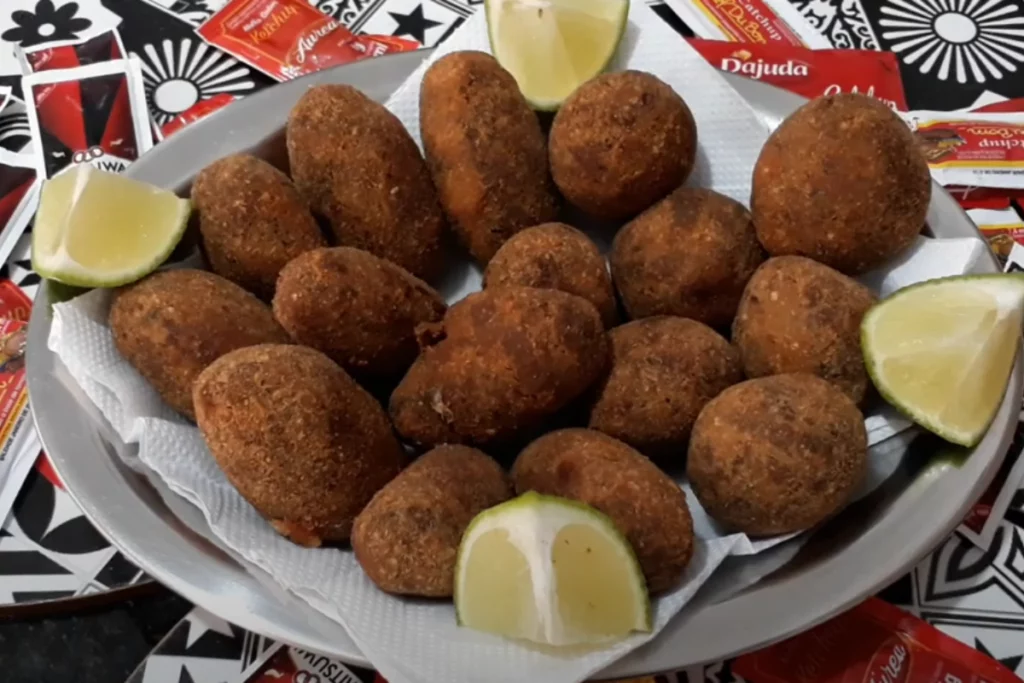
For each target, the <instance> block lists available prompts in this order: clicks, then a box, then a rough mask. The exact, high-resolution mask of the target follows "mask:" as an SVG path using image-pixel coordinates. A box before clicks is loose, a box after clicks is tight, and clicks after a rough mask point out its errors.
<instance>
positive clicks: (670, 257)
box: [609, 187, 765, 329]
mask: <svg viewBox="0 0 1024 683" xmlns="http://www.w3.org/2000/svg"><path fill="white" fill-rule="evenodd" d="M764 259H765V253H764V250H763V249H762V248H761V245H760V244H758V242H757V235H756V234H755V232H754V225H753V223H752V222H751V220H750V214H749V213H748V212H747V210H746V209H744V208H743V206H742V205H741V204H740V203H739V202H736V201H733V200H732V199H730V198H728V197H726V196H724V195H721V194H718V193H717V192H714V191H712V190H705V189H701V188H689V187H681V188H679V189H677V190H676V191H674V192H673V193H672V194H670V195H669V196H668V197H666V198H665V199H663V200H662V201H660V202H659V203H657V204H655V205H654V206H652V207H651V208H650V209H648V210H647V211H645V212H644V213H642V214H640V215H639V216H638V217H637V218H636V219H634V220H633V221H631V222H629V223H628V224H627V225H626V226H625V227H623V228H622V230H620V231H619V233H618V234H617V235H616V236H615V240H614V242H613V243H612V251H611V254H610V256H609V260H610V262H611V267H612V276H613V278H614V280H615V286H616V287H617V288H618V290H619V295H620V296H621V297H622V304H623V306H624V307H625V309H626V312H627V313H628V315H629V317H631V318H633V319H637V318H646V317H648V316H652V315H676V316H680V317H683V318H692V319H694V320H698V321H700V322H702V323H704V324H706V325H710V326H711V327H715V328H718V329H724V328H727V327H728V326H729V324H730V323H731V322H732V319H733V316H734V315H735V314H736V306H737V305H738V304H739V301H740V296H741V295H742V293H743V287H744V286H745V285H746V283H747V280H749V279H750V276H751V275H752V274H753V273H754V271H755V270H756V269H757V267H758V266H759V265H760V264H761V263H762V262H763V261H764Z"/></svg>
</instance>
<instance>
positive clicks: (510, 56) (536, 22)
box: [485, 0, 629, 110]
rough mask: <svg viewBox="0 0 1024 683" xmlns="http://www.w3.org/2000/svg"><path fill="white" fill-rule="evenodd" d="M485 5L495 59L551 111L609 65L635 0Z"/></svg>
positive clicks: (535, 102) (494, 0)
mask: <svg viewBox="0 0 1024 683" xmlns="http://www.w3.org/2000/svg"><path fill="white" fill-rule="evenodd" d="M485 6H486V12H487V26H488V31H489V33H490V38H491V49H492V50H493V51H494V57H495V59H497V60H498V62H499V63H500V64H501V65H502V66H503V67H505V69H507V70H508V71H509V72H510V73H511V74H512V75H513V76H514V77H515V79H516V82H517V83H518V84H519V89H520V91H522V93H523V96H524V97H526V99H527V101H528V102H530V104H531V105H532V106H533V107H534V108H536V109H542V110H551V109H557V108H558V106H559V105H560V104H561V103H562V102H563V101H565V98H567V97H568V96H569V95H570V94H572V91H573V90H575V89H576V88H577V87H579V86H580V85H581V84H583V83H584V82H586V81H588V80H590V79H591V78H593V77H594V76H596V75H598V74H599V73H601V72H602V71H603V70H604V69H605V67H607V66H608V63H609V62H610V61H611V59H612V57H613V56H614V55H615V49H616V48H617V47H618V45H619V41H620V40H621V39H622V34H623V31H624V29H625V27H626V15H627V13H628V11H629V0H486V5H485Z"/></svg>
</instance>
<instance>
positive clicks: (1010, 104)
mask: <svg viewBox="0 0 1024 683" xmlns="http://www.w3.org/2000/svg"><path fill="white" fill-rule="evenodd" d="M971 111H976V112H981V113H985V112H989V113H991V112H1021V111H1024V97H1017V98H1014V99H1012V100H1003V101H1002V102H993V103H992V104H986V105H985V106H983V107H978V108H976V109H972V110H971Z"/></svg>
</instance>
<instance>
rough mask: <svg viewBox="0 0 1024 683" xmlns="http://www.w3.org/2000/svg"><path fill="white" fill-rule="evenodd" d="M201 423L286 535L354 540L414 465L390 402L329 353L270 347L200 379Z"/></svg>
mask: <svg viewBox="0 0 1024 683" xmlns="http://www.w3.org/2000/svg"><path fill="white" fill-rule="evenodd" d="M193 396H194V402H195V407H196V421H197V422H198V424H199V430H200V432H202V435H203V438H204V439H205V440H206V443H207V445H208V446H209V447H210V452H211V453H212V454H213V457H214V459H215V460H216V461H217V464H218V465H219V466H220V468H221V470H223V471H224V474H225V476H227V478H228V481H230V482H231V484H232V485H233V486H234V487H235V488H236V489H238V492H239V493H240V494H242V496H243V497H244V498H245V499H246V500H247V501H249V503H251V504H252V506H253V507H254V508H256V510H257V511H258V512H259V513H260V514H261V515H263V516H264V517H265V518H266V519H267V520H268V521H269V522H270V524H271V526H273V527H274V529H275V530H277V532H278V533H280V534H281V535H283V536H286V537H288V538H289V539H291V540H292V541H294V542H295V543H298V544H300V545H306V546H318V545H320V544H321V543H323V542H327V541H346V540H348V538H349V534H350V532H351V529H352V522H353V520H354V519H355V517H356V515H357V514H359V512H360V511H361V510H362V509H363V507H364V506H365V505H366V504H367V503H368V502H369V501H370V499H371V498H372V497H373V495H374V494H375V493H376V492H377V491H378V490H379V489H380V488H381V487H382V486H384V485H385V484H386V483H388V482H389V481H391V479H393V478H394V477H395V475H397V474H398V472H399V471H400V470H401V468H402V466H403V465H404V464H405V455H404V452H403V451H402V447H401V446H400V445H399V443H398V441H397V440H396V439H395V437H394V434H393V433H392V432H391V425H390V424H388V419H387V415H385V413H384V411H383V409H381V407H380V404H378V403H377V401H376V400H374V398H373V397H372V396H370V394H368V393H367V392H366V391H365V390H363V389H362V388H361V387H360V386H359V385H358V384H356V383H355V381H354V380H353V379H352V378H351V377H349V376H348V375H347V374H346V373H345V371H344V370H342V369H341V368H340V367H338V366H337V365H336V364H335V363H334V362H332V361H331V360H330V359H329V358H328V357H327V356H325V355H323V354H322V353H320V352H319V351H315V350H313V349H308V348H305V347H302V346H285V345H277V344H264V345H260V346H250V347H248V348H244V349H238V350H237V351H233V352H231V353H228V354H225V355H224V356H221V357H220V358H219V359H217V361H215V362H214V363H212V364H211V365H210V366H209V367H208V368H206V370H204V371H203V372H202V373H201V374H200V375H199V378H198V379H197V380H196V383H195V389H194V392H193Z"/></svg>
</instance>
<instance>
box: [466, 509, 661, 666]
mask: <svg viewBox="0 0 1024 683" xmlns="http://www.w3.org/2000/svg"><path fill="white" fill-rule="evenodd" d="M455 574H456V575H455V609H456V613H457V614H458V618H459V623H460V624H461V625H463V626H466V627H469V628H473V629H476V630H479V631H486V632H489V633H494V634H497V635H502V636H505V637H509V638H518V639H523V640H529V641H533V642H536V643H541V644H544V645H552V646H564V645H590V644H597V643H604V642H607V641H609V640H614V639H617V638H621V637H623V636H626V635H628V634H629V633H630V632H633V631H650V629H651V623H650V618H651V617H650V602H649V600H648V597H647V588H646V584H645V583H644V577H643V574H642V573H641V571H640V567H639V565H638V564H637V560H636V555H635V554H634V553H633V549H632V548H631V547H630V545H629V543H628V542H627V541H626V540H625V538H624V537H623V536H622V534H620V533H619V531H618V530H617V529H616V528H615V526H614V524H613V523H612V522H611V520H609V519H608V518H607V517H606V516H605V515H603V514H602V513H600V512H598V511H597V510H594V509H593V508H591V507H588V506H586V505H584V504H582V503H578V502H575V501H571V500H566V499H563V498H556V497H553V496H543V495H540V494H537V493H533V492H531V493H526V494H524V495H522V496H520V497H519V498H516V499H514V500H511V501H509V502H507V503H503V504H501V505H499V506H497V507H494V508H491V509H490V510H485V511H484V512H482V513H480V514H479V515H477V517H476V518H475V519H474V520H473V522H472V523H470V525H469V528H468V529H467V530H466V533H465V535H464V536H463V539H462V545H461V546H460V548H459V559H458V565H457V568H456V572H455Z"/></svg>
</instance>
